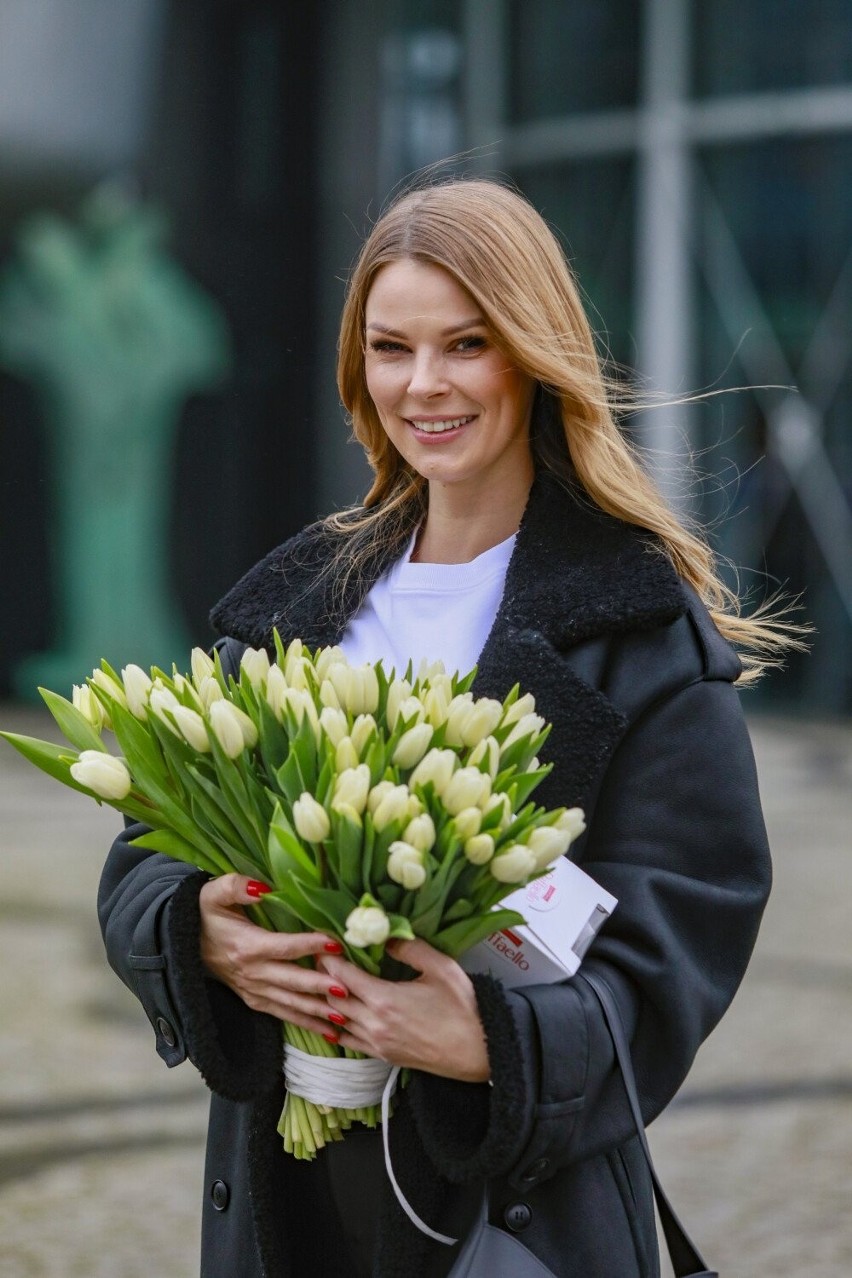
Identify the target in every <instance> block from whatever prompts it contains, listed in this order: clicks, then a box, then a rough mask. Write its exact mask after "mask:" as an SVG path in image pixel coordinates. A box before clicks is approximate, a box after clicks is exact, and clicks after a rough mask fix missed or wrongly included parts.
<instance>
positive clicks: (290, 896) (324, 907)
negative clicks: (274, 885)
mask: <svg viewBox="0 0 852 1278" xmlns="http://www.w3.org/2000/svg"><path fill="white" fill-rule="evenodd" d="M277 895H278V897H279V898H280V899H281V900H282V901H284V902H285V904H286V905H288V906H289V907H290V909H292V911H293V913H294V914H296V915H298V917H299V918H300V919H301V920H302V922H303V923H304V924H305V926H306V927H308V928H311V929H312V930H313V931H315V932H327V931H329V929H330V930H331V934H332V936H342V935H343V933H344V931H345V930H346V920H347V918H348V917H349V915H350V914H351V913H352V911H353V910H354V909H355V907H356V905H357V904H358V901H357V900H356V898H355V897H353V896H351V895H350V894H349V893H348V892H341V891H338V890H337V889H335V888H322V887H311V886H310V885H309V884H307V883H302V882H301V881H300V880H299V879H291V880H290V882H289V883H288V884H287V885H286V887H282V888H279V889H278V892H277Z"/></svg>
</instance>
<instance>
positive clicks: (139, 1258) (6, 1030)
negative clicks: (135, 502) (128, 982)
mask: <svg viewBox="0 0 852 1278" xmlns="http://www.w3.org/2000/svg"><path fill="white" fill-rule="evenodd" d="M48 724H49V721H47V720H46V719H45V718H44V717H42V716H40V715H39V714H38V713H37V712H34V711H32V710H21V709H16V708H13V707H6V708H5V709H3V710H2V711H0V726H3V727H4V728H11V729H14V730H17V731H23V732H30V733H32V734H33V735H47V734H48ZM752 727H753V735H754V740H755V749H756V753H757V756H758V764H759V769H760V774H761V783H762V789H763V794H764V802H765V807H766V814H767V821H768V824H769V828H770V835H771V839H772V844H773V849H774V853H775V864H776V886H775V892H774V895H773V899H772V902H771V904H770V907H769V910H768V912H767V918H766V923H765V926H764V929H763V932H762V934H761V938H760V941H759V944H758V949H757V952H756V955H755V959H754V962H753V964H752V967H751V970H750V973H749V975H748V977H747V979H746V982H745V984H744V986H743V988H742V990H741V992H740V994H739V995H738V997H737V999H736V1001H735V1003H734V1006H733V1008H732V1009H731V1011H730V1013H729V1015H728V1016H727V1018H726V1019H725V1021H724V1022H723V1023H722V1025H721V1027H720V1028H719V1029H718V1030H717V1031H716V1033H715V1034H714V1035H713V1037H712V1038H711V1039H710V1041H709V1042H708V1043H707V1044H706V1046H705V1047H704V1048H703V1049H702V1052H701V1053H700V1055H699V1059H698V1061H697V1063H696V1066H695V1069H694V1070H693V1073H692V1074H691V1076H690V1078H689V1080H688V1082H687V1083H686V1085H685V1086H684V1088H683V1090H682V1092H681V1094H680V1096H679V1097H678V1098H677V1100H676V1101H675V1103H674V1104H673V1105H672V1107H671V1108H670V1109H669V1111H668V1112H667V1113H666V1114H665V1115H664V1116H663V1117H662V1118H661V1119H660V1120H659V1121H658V1122H657V1123H656V1124H654V1126H653V1127H652V1129H651V1132H650V1140H651V1144H652V1147H653V1149H654V1152H655V1155H656V1158H657V1161H658V1166H659V1169H660V1172H661V1175H662V1178H663V1182H664V1184H665V1185H666V1187H667V1189H668V1190H669V1193H670V1195H671V1197H672V1198H673V1200H674V1203H675V1206H676V1207H677V1209H678V1210H679V1211H680V1212H681V1214H682V1215H683V1216H684V1218H685V1219H686V1221H687V1223H688V1225H689V1227H690V1229H691V1230H692V1232H693V1233H694V1235H695V1237H696V1240H697V1241H698V1243H699V1245H701V1246H702V1247H703V1249H704V1251H705V1252H706V1254H707V1258H708V1259H709V1260H711V1261H712V1262H713V1264H714V1265H715V1266H717V1267H718V1268H719V1269H720V1271H721V1273H722V1274H723V1275H724V1278H765V1276H768V1275H769V1274H772V1275H773V1278H794V1276H795V1278H802V1275H805V1274H807V1275H808V1278H847V1276H848V1275H850V1274H852V1201H850V1199H852V1192H850V1191H852V929H851V928H850V925H849V923H850V909H849V902H850V887H852V858H850V855H849V847H850V837H849V832H850V830H852V785H850V782H852V726H850V725H842V724H838V725H818V724H811V723H805V722H792V721H785V722H779V721H775V720H767V719H761V720H757V721H755V722H754V723H753V725H752ZM0 812H2V826H1V827H0V924H2V926H0V964H2V982H0V1275H2V1278H150V1276H151V1275H157V1276H158V1278H160V1276H162V1278H192V1276H193V1275H195V1274H197V1272H198V1232H199V1204H200V1201H201V1194H202V1188H203V1187H202V1156H203V1135H204V1126H205V1115H206V1093H205V1089H204V1087H203V1086H202V1085H201V1084H200V1082H199V1081H198V1079H197V1077H196V1076H195V1074H194V1071H193V1070H192V1068H191V1067H190V1066H188V1065H187V1066H183V1067H181V1068H179V1069H177V1070H175V1071H168V1070H167V1069H166V1068H165V1066H164V1065H163V1064H162V1063H161V1062H160V1060H159V1058H158V1057H157V1056H156V1054H155V1052H154V1050H153V1036H152V1033H151V1031H150V1029H149V1027H148V1024H147V1021H146V1020H145V1018H144V1016H143V1015H142V1013H141V1011H140V1009H139V1007H138V1005H137V1003H136V1001H135V1000H134V999H133V997H132V996H131V995H130V994H128V993H127V992H126V991H125V990H124V988H123V986H122V985H121V984H120V982H119V981H118V980H117V979H116V978H115V977H114V976H113V975H112V973H111V972H110V971H109V969H108V968H107V966H106V962H105V960H104V957H103V952H102V949H101V942H100V936H99V933H98V929H97V922H96V919H95V914H94V899H95V892H96V887H97V880H98V875H99V872H100V866H101V862H102V860H103V856H104V852H105V849H106V847H107V846H108V844H109V842H110V840H111V838H112V835H113V833H114V831H115V828H116V818H115V815H114V814H113V813H112V812H111V811H109V810H106V809H105V810H98V809H96V808H95V807H94V805H90V804H88V803H87V802H86V801H85V800H84V799H82V798H77V796H75V795H73V794H71V793H70V792H68V791H65V790H63V789H62V788H61V787H59V786H58V785H56V784H55V783H52V782H49V781H48V780H47V779H46V778H43V777H42V776H41V775H40V774H38V773H37V772H36V771H35V770H34V769H32V768H30V767H29V766H28V765H26V764H24V762H23V761H22V760H19V759H18V756H17V755H15V754H14V753H13V752H12V751H11V750H9V749H8V748H7V747H5V746H3V745H2V743H0ZM341 1272H342V1271H341ZM495 1278H500V1276H499V1275H495ZM613 1278H617V1276H616V1275H613Z"/></svg>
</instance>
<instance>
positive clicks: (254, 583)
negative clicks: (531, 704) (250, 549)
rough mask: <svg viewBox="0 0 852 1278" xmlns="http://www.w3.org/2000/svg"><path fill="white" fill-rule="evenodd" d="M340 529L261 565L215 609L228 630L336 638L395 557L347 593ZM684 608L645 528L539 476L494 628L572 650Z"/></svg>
mask: <svg viewBox="0 0 852 1278" xmlns="http://www.w3.org/2000/svg"><path fill="white" fill-rule="evenodd" d="M335 543H336V537H335V535H334V534H332V533H330V532H329V531H328V530H327V529H326V528H325V527H324V525H323V524H321V523H320V524H314V525H312V526H311V527H309V528H307V529H305V530H304V531H303V532H301V533H299V534H298V535H297V536H296V537H293V538H291V540H290V541H287V542H285V543H284V544H283V545H282V546H279V547H278V548H277V549H276V550H274V551H272V553H271V554H269V555H267V556H266V558H265V559H263V560H261V562H260V563H259V564H257V565H255V567H254V568H252V569H251V570H250V571H249V572H248V573H247V574H246V575H245V576H244V577H243V578H242V579H241V580H240V581H238V582H237V584H236V585H235V586H234V587H233V588H232V589H231V590H230V591H229V593H228V594H227V595H225V597H224V598H223V599H222V600H221V601H220V602H219V603H218V604H217V605H216V607H215V608H214V609H213V611H212V613H211V615H210V619H211V622H212V624H213V626H214V628H215V629H216V630H217V631H218V632H219V633H220V634H227V635H232V636H233V637H234V638H236V639H240V640H242V641H243V642H244V643H248V644H251V645H253V646H255V647H263V646H269V645H270V643H271V637H272V629H273V627H276V626H277V628H278V630H279V632H280V633H281V636H282V638H284V639H285V640H289V639H291V638H294V637H296V636H298V637H300V638H301V639H302V640H303V641H304V642H305V643H306V644H307V645H308V646H310V647H321V646H325V645H327V644H332V643H337V642H338V641H339V639H340V637H341V635H342V633H343V630H344V628H345V626H346V622H347V621H348V619H349V617H350V616H352V615H353V613H354V612H355V611H356V610H357V608H358V607H359V605H360V603H361V601H362V599H363V598H364V596H365V594H366V593H367V591H368V590H369V589H370V587H371V586H372V585H373V584H374V582H375V581H377V580H378V578H379V577H380V576H381V575H382V573H383V572H384V571H386V569H387V568H388V567H390V564H391V563H392V562H393V561H394V559H395V558H396V557H397V555H398V553H399V550H398V548H397V546H392V547H390V549H389V550H388V551H386V552H385V553H383V554H381V555H376V556H375V557H374V558H373V559H371V560H370V561H369V563H367V564H366V565H365V569H364V572H363V574H362V575H361V576H359V579H358V584H357V586H356V587H354V588H353V589H350V591H349V592H348V595H347V597H345V598H344V600H343V601H342V602H341V601H340V600H338V599H337V598H336V595H335V591H334V589H333V586H334V579H333V576H332V574H330V573H329V571H328V569H329V565H330V563H331V560H332V557H333V554H334V548H335ZM683 611H684V596H683V592H682V590H681V586H680V582H679V580H678V578H677V575H676V573H675V571H674V569H673V568H672V566H671V564H670V562H669V560H668V559H667V558H666V557H665V555H664V554H662V553H661V552H660V551H659V550H658V549H657V548H656V547H655V546H654V543H653V540H652V539H651V537H650V535H649V534H648V533H646V532H644V531H643V530H642V529H638V528H635V527H633V526H631V525H628V524H625V523H622V522H620V521H619V520H616V519H613V518H611V517H610V516H609V515H606V514H604V513H603V512H602V511H600V510H599V509H598V508H597V507H595V506H593V505H592V504H591V503H590V502H589V501H588V499H586V498H584V497H583V496H582V495H580V494H579V493H577V492H576V491H575V492H569V491H566V489H564V488H563V487H562V486H561V485H560V484H559V483H558V482H556V481H555V480H554V479H553V478H552V477H551V476H549V475H547V474H540V475H539V476H537V478H536V480H535V482H534V484H533V486H532V489H531V491H530V496H529V501H528V503H527V508H526V511H525V512H524V517H523V520H522V522H521V526H520V529H519V531H518V537H517V541H516V543H515V549H514V552H513V555H512V559H511V561H510V564H509V568H508V571H507V574H506V586H505V590H504V594H503V600H502V602H501V605H500V610H499V612H498V615H497V621H496V622H495V630H498V631H505V630H506V629H507V628H508V629H510V630H512V631H531V630H533V631H537V632H538V633H540V634H541V635H543V636H544V637H545V638H546V639H547V640H548V641H549V642H550V643H551V644H553V645H554V647H556V648H559V649H565V648H568V647H571V646H572V645H573V644H575V643H578V642H580V641H581V640H583V639H591V638H594V637H596V636H598V635H604V634H615V633H619V632H623V631H626V630H645V629H651V628H653V627H655V626H659V625H665V624H666V623H668V622H670V621H673V620H674V618H675V617H677V616H679V615H680V614H681V613H682V612H683Z"/></svg>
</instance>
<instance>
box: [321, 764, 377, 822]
mask: <svg viewBox="0 0 852 1278" xmlns="http://www.w3.org/2000/svg"><path fill="white" fill-rule="evenodd" d="M369 792H370V769H369V768H368V767H367V765H366V763H362V764H360V765H359V766H358V767H356V768H346V769H345V770H344V771H343V772H341V773H340V774H339V776H338V777H337V780H336V781H335V783H334V796H333V798H332V800H331V806H332V808H334V810H335V811H336V812H339V811H340V808H341V805H342V804H349V805H350V806H351V807H352V808H354V809H355V811H356V812H357V813H361V812H363V811H364V808H365V807H366V806H367V795H368V794H369Z"/></svg>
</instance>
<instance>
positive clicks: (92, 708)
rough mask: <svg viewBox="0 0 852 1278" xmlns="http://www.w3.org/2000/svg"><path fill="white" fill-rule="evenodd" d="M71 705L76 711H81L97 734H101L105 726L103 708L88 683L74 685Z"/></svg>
mask: <svg viewBox="0 0 852 1278" xmlns="http://www.w3.org/2000/svg"><path fill="white" fill-rule="evenodd" d="M71 704H72V705H73V707H74V709H75V710H79V711H80V714H81V715H82V716H83V718H84V719H85V720H86V722H87V723H89V724H91V726H92V727H93V728H94V729H95V731H96V732H100V730H101V728H103V726H104V711H103V706H102V705H101V703H100V701H98V699H97V697H96V696H95V694H94V693H93V692H92V689H91V688H90V687H89V685H88V684H87V683H84V684H76V683H75V684H74V690H73V692H72V693H71Z"/></svg>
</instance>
